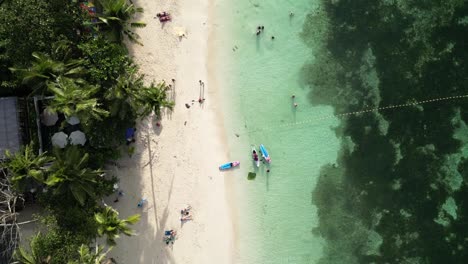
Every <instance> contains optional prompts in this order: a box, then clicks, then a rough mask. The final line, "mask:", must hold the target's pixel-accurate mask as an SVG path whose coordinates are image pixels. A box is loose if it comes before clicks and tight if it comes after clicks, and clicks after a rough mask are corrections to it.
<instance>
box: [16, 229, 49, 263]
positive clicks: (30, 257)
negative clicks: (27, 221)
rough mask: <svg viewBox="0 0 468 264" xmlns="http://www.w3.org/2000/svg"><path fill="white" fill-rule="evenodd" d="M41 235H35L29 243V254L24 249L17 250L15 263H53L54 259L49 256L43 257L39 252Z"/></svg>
mask: <svg viewBox="0 0 468 264" xmlns="http://www.w3.org/2000/svg"><path fill="white" fill-rule="evenodd" d="M40 236H41V233H37V234H36V235H34V236H33V237H32V238H31V240H30V241H29V248H30V251H29V252H28V251H27V250H26V249H24V248H23V247H19V248H18V249H17V250H15V253H14V254H13V259H14V260H16V262H14V263H18V264H49V263H51V260H52V257H51V256H50V255H48V256H41V254H40V252H38V250H37V242H38V239H39V237H40Z"/></svg>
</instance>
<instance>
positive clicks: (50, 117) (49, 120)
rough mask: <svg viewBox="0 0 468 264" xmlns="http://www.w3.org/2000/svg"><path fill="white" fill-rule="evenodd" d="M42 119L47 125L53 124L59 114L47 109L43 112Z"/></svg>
mask: <svg viewBox="0 0 468 264" xmlns="http://www.w3.org/2000/svg"><path fill="white" fill-rule="evenodd" d="M41 121H42V124H44V125H45V126H53V125H55V123H57V121H58V115H57V113H56V112H53V111H49V110H47V109H46V110H44V111H43V112H42V114H41Z"/></svg>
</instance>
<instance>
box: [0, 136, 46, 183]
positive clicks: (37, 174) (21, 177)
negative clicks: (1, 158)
mask: <svg viewBox="0 0 468 264" xmlns="http://www.w3.org/2000/svg"><path fill="white" fill-rule="evenodd" d="M5 155H6V157H7V161H6V162H4V163H3V164H2V166H4V167H5V168H7V169H8V172H9V175H10V177H11V182H12V184H13V187H14V188H15V189H16V190H17V191H19V192H23V191H25V188H26V187H28V185H30V186H29V187H32V186H33V185H32V184H33V183H34V182H36V183H44V181H45V179H46V172H47V170H46V168H44V166H45V165H46V164H47V163H49V162H51V161H53V160H54V158H53V157H49V156H47V155H46V153H42V154H39V155H38V154H36V153H35V151H34V147H33V144H32V143H31V144H29V145H26V146H24V148H23V149H22V150H21V151H19V152H17V153H15V154H11V153H10V152H9V151H6V153H5Z"/></svg>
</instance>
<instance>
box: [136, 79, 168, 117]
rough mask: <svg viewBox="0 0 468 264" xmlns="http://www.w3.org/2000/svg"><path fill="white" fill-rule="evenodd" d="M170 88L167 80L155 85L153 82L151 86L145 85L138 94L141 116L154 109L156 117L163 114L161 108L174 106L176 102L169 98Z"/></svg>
mask: <svg viewBox="0 0 468 264" xmlns="http://www.w3.org/2000/svg"><path fill="white" fill-rule="evenodd" d="M169 89H170V86H168V85H167V84H166V83H165V82H161V83H159V84H158V85H156V86H155V85H154V83H152V84H151V85H150V86H149V87H145V88H144V89H140V90H139V91H138V94H137V99H136V101H137V105H138V106H139V107H140V108H139V109H138V110H139V111H138V114H139V115H140V116H147V115H149V114H150V113H151V112H152V111H154V114H155V115H156V117H158V118H159V117H160V116H161V109H162V108H168V109H171V110H172V109H173V108H174V102H173V101H171V100H169V98H168V96H167V91H168V90H169Z"/></svg>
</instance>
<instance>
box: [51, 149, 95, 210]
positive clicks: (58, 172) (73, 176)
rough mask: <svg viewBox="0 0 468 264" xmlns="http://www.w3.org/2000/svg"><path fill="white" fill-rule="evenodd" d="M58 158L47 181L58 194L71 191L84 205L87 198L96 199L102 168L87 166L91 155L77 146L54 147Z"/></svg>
mask: <svg viewBox="0 0 468 264" xmlns="http://www.w3.org/2000/svg"><path fill="white" fill-rule="evenodd" d="M54 155H55V157H56V160H55V162H54V164H53V165H52V166H51V167H50V169H49V176H48V177H47V180H46V181H45V183H46V184H47V186H49V187H52V188H53V191H54V192H55V193H56V194H60V195H65V194H68V193H69V192H70V193H71V194H72V195H73V197H74V198H75V199H76V200H77V201H78V203H79V204H80V205H84V204H85V201H86V199H87V198H91V199H94V198H95V196H96V193H97V191H98V187H99V186H100V183H99V181H100V178H101V177H100V176H101V175H102V173H103V172H102V171H101V170H92V169H90V168H88V167H87V165H88V160H89V155H88V153H83V151H82V150H81V149H79V148H78V147H77V146H68V147H67V148H66V149H65V150H60V149H54Z"/></svg>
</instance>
